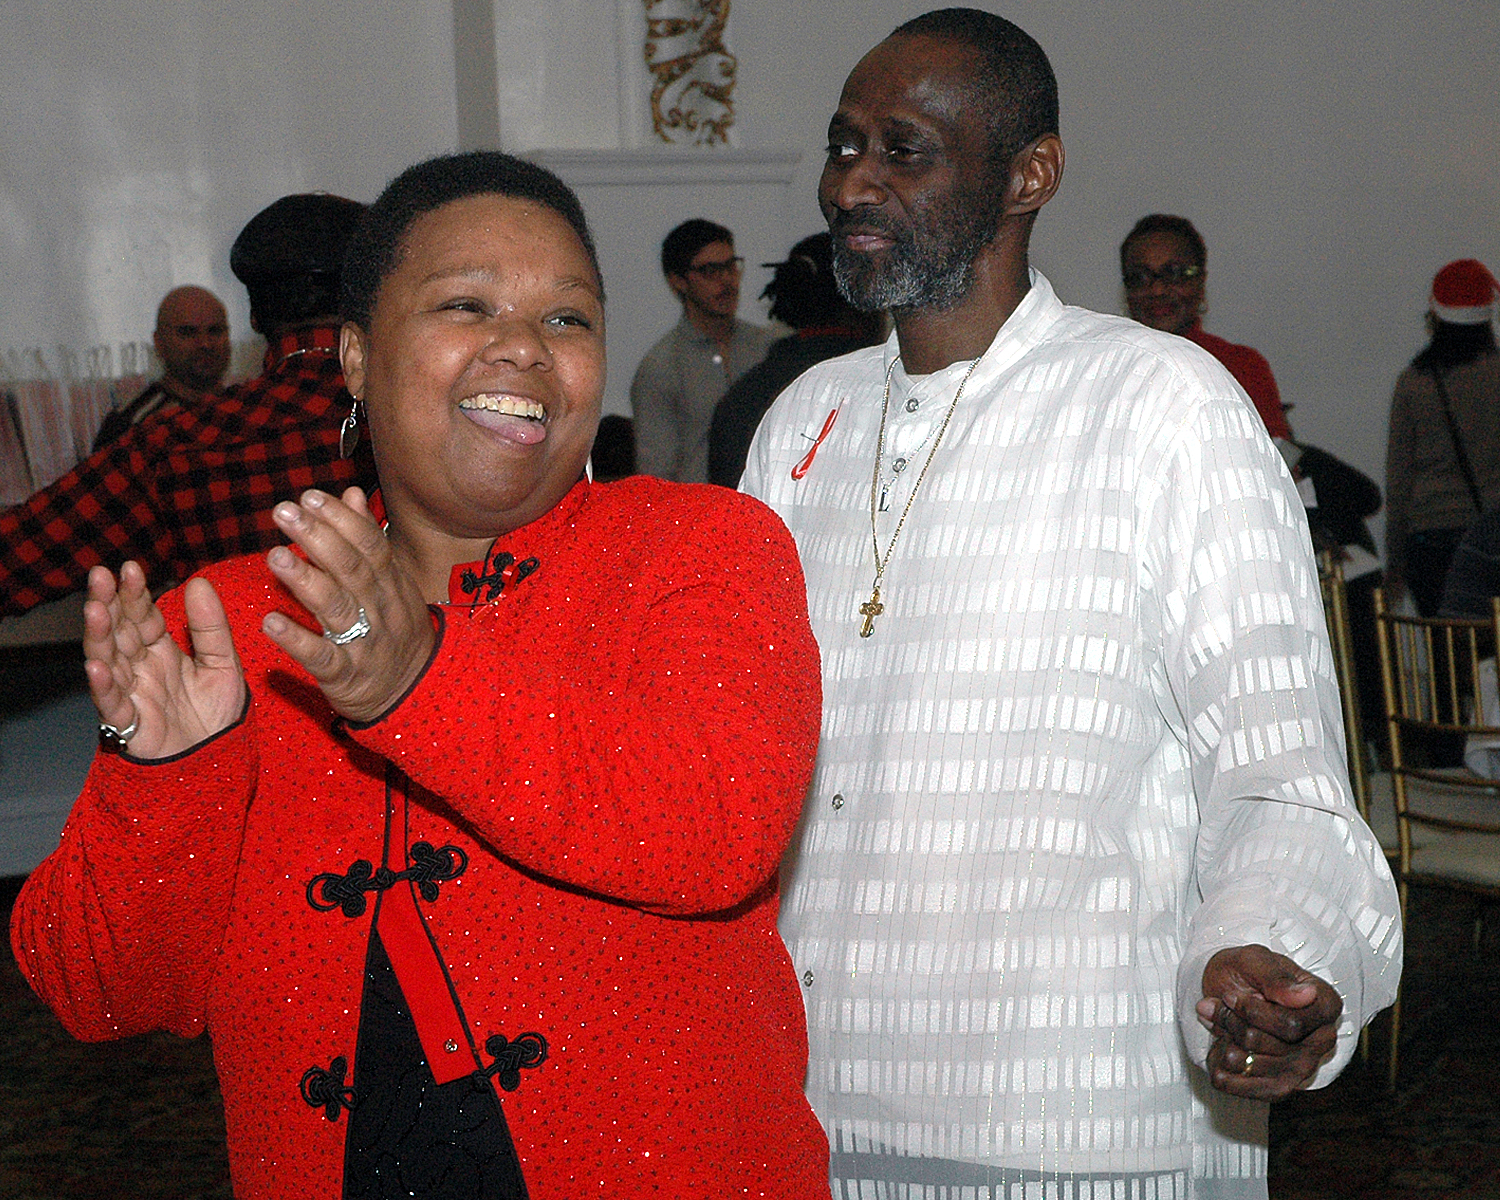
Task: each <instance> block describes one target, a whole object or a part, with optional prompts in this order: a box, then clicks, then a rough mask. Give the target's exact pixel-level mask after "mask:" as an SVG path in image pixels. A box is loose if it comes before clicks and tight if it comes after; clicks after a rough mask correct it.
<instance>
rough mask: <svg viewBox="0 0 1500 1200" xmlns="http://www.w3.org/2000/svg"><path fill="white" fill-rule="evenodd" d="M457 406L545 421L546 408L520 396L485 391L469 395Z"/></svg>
mask: <svg viewBox="0 0 1500 1200" xmlns="http://www.w3.org/2000/svg"><path fill="white" fill-rule="evenodd" d="M458 406H459V408H479V409H483V410H485V411H486V412H493V413H502V414H504V415H505V416H508V417H525V418H526V419H527V420H528V421H545V420H546V419H547V410H546V409H545V408H543V407H542V406H541V405H540V404H538V403H537V402H536V401H535V400H527V399H524V398H523V397H521V396H503V395H502V396H497V395H493V394H490V393H485V394H484V395H482V396H470V397H468V398H467V399H465V400H460V401H459V402H458Z"/></svg>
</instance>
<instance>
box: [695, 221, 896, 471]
mask: <svg viewBox="0 0 1500 1200" xmlns="http://www.w3.org/2000/svg"><path fill="white" fill-rule="evenodd" d="M765 265H766V266H767V267H771V268H773V269H774V271H775V274H773V275H772V276H771V282H770V283H768V284H766V289H765V291H763V292H761V294H760V298H761V299H762V300H766V299H769V300H770V301H771V310H770V312H771V316H772V317H773V318H774V319H776V320H778V321H780V322H782V323H783V324H785V325H790V326H791V327H792V328H793V329H794V330H796V332H795V333H793V334H792V335H791V336H790V337H784V338H782V339H780V340H779V341H777V342H775V343H773V344H772V346H771V348H770V350H768V351H767V352H766V357H765V359H764V361H762V362H761V363H760V364H759V365H758V366H754V367H751V368H750V369H749V370H748V371H746V372H745V373H744V374H743V375H741V376H740V377H739V379H738V380H737V381H736V382H735V383H734V384H732V385H731V386H730V388H729V390H728V391H727V392H725V393H724V398H723V399H722V400H720V401H719V403H718V406H717V407H716V408H715V409H714V419H713V424H712V425H710V426H709V430H708V481H709V482H710V483H718V484H722V485H723V486H724V487H737V486H738V485H739V482H740V475H741V474H742V473H743V472H744V470H745V456H746V454H748V453H749V451H750V439H751V438H753V437H754V436H755V430H756V427H757V426H758V425H759V424H760V419H761V417H763V416H765V414H766V410H767V409H768V408H770V407H771V404H772V402H773V401H775V399H776V397H777V396H779V395H781V392H782V389H783V388H785V387H786V386H787V385H788V384H789V383H791V382H792V380H794V379H796V378H797V376H798V375H800V374H802V372H803V371H805V370H807V368H808V367H810V366H812V365H813V364H814V363H820V362H822V361H823V360H824V359H829V358H837V357H838V356H839V355H840V354H848V353H849V352H850V351H851V350H859V349H861V348H862V347H864V346H873V345H874V344H875V343H876V342H878V341H879V340H880V327H879V323H878V321H877V320H876V319H875V317H874V316H873V315H872V314H868V313H861V312H856V311H855V310H854V309H853V308H851V307H850V306H849V302H848V301H847V300H845V299H844V298H843V296H841V295H839V290H838V287H837V285H836V284H835V283H834V279H833V249H832V239H831V238H830V237H829V236H828V234H826V233H815V234H813V235H812V237H808V238H803V239H802V240H801V241H800V242H798V243H797V244H796V245H795V246H793V247H792V252H791V253H790V254H789V255H787V259H786V261H785V262H780V263H766V264H765Z"/></svg>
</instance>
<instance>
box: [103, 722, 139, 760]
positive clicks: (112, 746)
mask: <svg viewBox="0 0 1500 1200" xmlns="http://www.w3.org/2000/svg"><path fill="white" fill-rule="evenodd" d="M140 724H141V723H140V721H139V719H137V720H134V721H131V722H130V724H129V725H127V726H125V728H124V729H119V728H117V727H116V726H114V725H111V724H109V722H107V721H100V722H99V745H100V746H101V747H102V748H103V749H105V750H110V751H113V752H114V753H116V754H120V753H123V752H124V750H125V748H126V746H127V745H128V744H129V742H130V739H131V738H132V737H134V736H135V731H136V730H137V729H138V728H140Z"/></svg>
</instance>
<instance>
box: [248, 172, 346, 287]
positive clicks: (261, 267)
mask: <svg viewBox="0 0 1500 1200" xmlns="http://www.w3.org/2000/svg"><path fill="white" fill-rule="evenodd" d="M364 211H365V206H364V205H363V204H361V203H359V202H358V201H357V200H346V199H344V197H342V196H331V195H329V194H328V193H327V192H312V193H307V194H303V195H298V196H283V197H282V198H281V199H280V200H278V201H276V203H275V204H272V205H271V206H270V207H268V208H263V209H261V211H260V212H258V213H256V214H255V216H253V217H251V218H250V223H249V224H248V225H246V226H245V228H244V229H242V230H240V236H239V237H237V238H235V239H234V245H233V246H231V247H230V250H229V269H230V270H231V271H233V272H234V274H235V278H237V279H238V280H239V281H240V282H241V283H243V284H245V285H246V286H247V287H250V286H253V285H255V284H260V283H270V282H272V281H273V280H277V279H286V278H289V277H292V276H297V275H337V274H338V273H339V269H340V267H341V266H342V264H343V261H344V247H345V245H347V244H348V241H349V235H350V234H351V233H353V232H354V226H355V224H356V223H357V222H358V221H359V218H360V216H361V214H363V212H364Z"/></svg>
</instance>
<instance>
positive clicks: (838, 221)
mask: <svg viewBox="0 0 1500 1200" xmlns="http://www.w3.org/2000/svg"><path fill="white" fill-rule="evenodd" d="M828 232H829V233H831V234H832V235H833V236H834V237H835V238H837V237H839V236H840V235H841V234H849V233H873V234H875V235H876V236H878V237H884V238H890V239H891V240H892V241H893V242H897V243H900V242H905V241H908V240H909V238H908V236H907V232H906V229H905V228H904V227H903V226H901V225H899V224H897V223H896V222H895V221H892V220H891V219H890V217H888V216H886V215H885V214H884V213H882V212H880V210H879V209H876V208H864V207H861V208H851V209H848V210H845V209H842V208H841V209H838V210H837V211H836V212H835V213H834V214H833V216H832V217H830V218H829V220H828ZM844 249H846V247H843V246H840V245H839V244H838V243H837V242H835V244H834V252H835V253H838V251H840V250H844Z"/></svg>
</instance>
